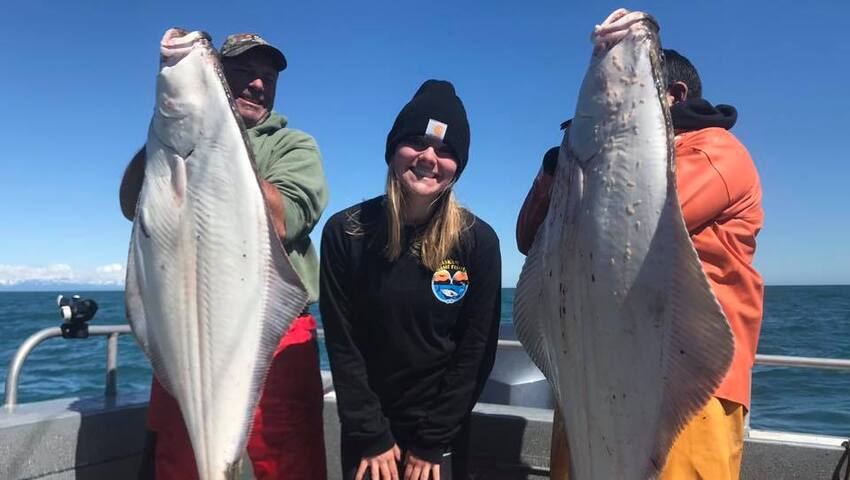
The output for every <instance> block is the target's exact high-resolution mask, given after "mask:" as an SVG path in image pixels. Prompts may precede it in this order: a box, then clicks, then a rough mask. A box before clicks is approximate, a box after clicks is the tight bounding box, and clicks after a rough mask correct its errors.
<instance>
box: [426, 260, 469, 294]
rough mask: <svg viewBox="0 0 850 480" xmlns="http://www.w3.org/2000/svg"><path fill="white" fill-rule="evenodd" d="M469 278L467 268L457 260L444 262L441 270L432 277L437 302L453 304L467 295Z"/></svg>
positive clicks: (432, 286) (432, 287) (432, 288)
mask: <svg viewBox="0 0 850 480" xmlns="http://www.w3.org/2000/svg"><path fill="white" fill-rule="evenodd" d="M468 288H469V276H468V275H467V273H466V267H464V266H463V265H461V264H460V263H459V262H457V261H455V260H443V262H442V263H441V264H440V268H439V269H438V270H437V271H436V272H434V276H433V277H431V291H433V292H434V296H435V297H437V300H439V301H441V302H443V303H448V304H452V303H455V302H457V301H459V300H460V299H461V298H463V296H464V295H466V290H467V289H468Z"/></svg>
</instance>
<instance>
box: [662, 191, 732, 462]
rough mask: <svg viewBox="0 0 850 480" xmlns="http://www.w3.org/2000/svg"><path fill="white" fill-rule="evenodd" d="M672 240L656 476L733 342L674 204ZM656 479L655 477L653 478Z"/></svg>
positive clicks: (714, 382) (711, 388)
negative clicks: (669, 322) (668, 309)
mask: <svg viewBox="0 0 850 480" xmlns="http://www.w3.org/2000/svg"><path fill="white" fill-rule="evenodd" d="M672 203H673V205H672V206H668V208H675V209H676V210H677V213H676V214H675V215H674V218H675V220H674V225H673V230H674V231H675V232H676V233H675V241H674V243H673V248H674V251H673V252H671V254H672V258H673V259H674V265H673V271H674V272H677V273H678V274H677V275H676V277H674V278H673V279H672V282H671V285H670V288H671V291H670V303H669V305H670V312H669V314H670V319H671V324H670V329H669V333H668V337H667V339H666V342H665V343H666V348H665V350H666V353H665V357H666V358H665V362H664V363H665V366H666V368H665V378H666V385H665V395H664V398H663V400H662V404H661V412H662V414H661V416H660V419H661V425H660V428H659V429H658V432H659V438H658V443H657V444H656V449H655V451H654V452H653V453H652V455H651V457H650V461H649V465H648V467H647V468H648V471H649V473H651V474H652V475H657V474H658V472H659V470H660V469H661V468H662V467H663V466H664V463H665V461H666V457H667V453H668V451H669V449H670V447H671V446H672V445H673V442H674V440H675V439H676V436H677V435H678V434H679V432H681V431H682V429H684V427H685V425H686V424H687V423H688V422H689V421H690V419H691V418H692V417H693V415H695V414H696V413H697V412H698V411H699V410H700V409H701V408H702V407H703V406H704V405H705V404H706V402H708V400H709V399H710V398H711V395H712V394H713V393H714V392H715V390H716V389H717V387H718V386H719V385H720V382H721V381H722V380H723V378H724V376H725V375H726V372H727V371H728V369H729V365H730V364H731V362H732V355H733V354H734V350H735V344H734V340H733V336H732V330H731V329H730V327H729V322H728V321H727V320H726V315H725V314H724V313H723V310H722V308H721V306H720V303H719V302H718V301H717V297H715V295H714V293H713V292H712V290H711V286H710V285H709V283H708V278H707V277H706V274H705V272H704V271H703V268H702V263H701V262H700V260H699V257H698V255H697V252H696V250H695V248H694V245H693V242H692V241H691V239H690V236H689V235H688V232H687V230H686V228H685V223H684V220H683V218H682V214H681V208H680V207H679V205H678V200H677V199H675V197H674V201H673V202H672ZM653 478H654V477H653Z"/></svg>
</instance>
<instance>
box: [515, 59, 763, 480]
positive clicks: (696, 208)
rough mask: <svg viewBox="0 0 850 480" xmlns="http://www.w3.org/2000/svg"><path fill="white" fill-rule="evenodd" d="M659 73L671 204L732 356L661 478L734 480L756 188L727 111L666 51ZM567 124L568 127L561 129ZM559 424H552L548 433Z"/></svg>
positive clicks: (562, 467) (544, 201)
mask: <svg viewBox="0 0 850 480" xmlns="http://www.w3.org/2000/svg"><path fill="white" fill-rule="evenodd" d="M664 68H665V74H666V76H667V85H668V87H667V97H668V101H669V103H670V113H671V116H672V119H673V128H674V131H675V135H676V138H675V148H676V184H677V188H678V193H679V202H680V203H681V206H682V212H683V214H684V218H685V224H686V226H687V229H688V232H689V233H690V236H691V240H692V241H693V243H694V247H695V248H696V251H697V254H698V255H699V258H700V261H701V262H702V266H703V270H704V271H705V274H706V276H707V278H708V281H709V284H710V285H711V289H712V291H713V292H714V294H715V295H716V296H717V300H718V301H719V302H720V305H721V307H722V308H723V312H724V313H725V314H726V318H727V319H728V320H729V325H730V326H731V327H732V333H733V335H734V339H735V354H734V357H733V359H732V365H731V366H730V368H729V371H728V372H727V374H726V377H725V378H724V379H723V381H722V383H721V384H720V386H719V387H718V388H717V390H716V391H715V392H714V395H713V397H712V398H711V399H710V400H709V402H708V403H707V404H706V405H705V406H704V407H703V409H702V410H701V411H700V412H698V413H697V415H695V416H694V418H693V419H692V420H691V422H690V423H689V424H688V425H687V426H686V427H685V429H684V430H683V431H682V433H680V434H679V437H678V438H677V439H676V441H675V443H674V444H673V448H672V449H671V451H670V454H669V456H668V458H667V464H666V465H665V467H664V469H663V471H662V473H661V476H660V478H661V479H662V480H672V479H675V480H681V479H711V480H715V479H717V480H725V479H737V478H738V477H739V474H740V468H741V454H742V452H743V435H744V414H745V412H746V410H748V409H749V406H750V374H751V371H752V366H753V362H754V360H755V354H756V346H757V344H758V337H759V331H760V329H761V321H762V300H763V297H764V283H763V281H762V278H761V276H760V275H759V273H758V272H757V271H756V270H755V269H754V268H753V266H752V260H753V255H754V253H755V248H756V240H755V239H756V235H757V234H758V232H759V231H760V230H761V227H762V224H763V221H764V211H763V210H762V207H761V196H762V192H761V184H760V182H759V177H758V172H757V171H756V167H755V165H754V164H753V161H752V158H750V154H749V153H748V152H747V149H746V148H744V146H743V145H742V144H741V143H740V142H739V141H738V140H737V139H736V138H735V136H734V135H732V134H731V133H730V132H729V129H730V128H732V126H733V125H734V124H735V121H736V120H737V112H736V110H735V108H734V107H731V106H729V105H717V106H716V107H715V106H712V105H711V104H710V103H708V102H707V101H706V100H704V99H703V98H702V83H701V81H700V78H699V74H698V73H697V71H696V69H695V68H694V66H693V65H692V64H691V62H690V61H688V59H687V58H685V57H684V56H682V55H680V54H679V53H678V52H676V51H675V50H664ZM567 127H568V122H567V123H565V124H564V125H562V128H567ZM557 159H558V154H557V148H553V149H550V150H549V151H548V152H547V153H546V156H545V157H544V161H543V167H542V168H541V171H540V173H539V174H538V175H537V178H535V181H534V185H533V186H532V188H531V191H529V193H528V196H527V197H526V199H525V202H524V204H523V206H522V210H520V214H519V218H518V220H517V233H516V235H517V246H518V248H519V250H520V251H521V252H522V253H527V252H528V249H529V248H530V247H531V244H532V242H533V241H534V236H535V234H536V233H537V229H538V228H539V227H540V224H541V223H542V222H543V220H544V219H545V218H546V212H547V211H548V208H549V195H550V192H551V187H552V180H553V176H554V172H555V168H556V164H557ZM555 415H556V417H557V416H558V415H559V413H558V412H556V414H555ZM560 424H562V422H558V421H556V422H555V427H557V426H558V425H560ZM557 430H559V429H557V428H556V431H555V432H553V442H552V450H553V454H552V472H551V478H553V479H557V480H563V479H566V478H567V472H568V465H566V462H565V460H566V459H568V454H567V453H566V451H567V447H566V443H565V435H563V432H559V431H557Z"/></svg>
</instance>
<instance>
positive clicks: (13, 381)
mask: <svg viewBox="0 0 850 480" xmlns="http://www.w3.org/2000/svg"><path fill="white" fill-rule="evenodd" d="M130 332H131V330H130V326H129V325H92V326H90V327H89V335H97V336H103V335H106V336H107V337H108V340H107V346H106V352H107V353H106V389H105V395H106V396H115V395H116V394H117V391H118V371H117V368H118V336H119V335H121V334H125V333H130ZM59 336H62V331H61V329H60V328H59V327H53V328H46V329H44V330H40V331H38V332H36V333H35V334H33V335H31V336H30V337H29V338H27V339H26V341H24V343H23V344H21V346H20V347H19V348H18V351H17V352H16V353H15V355H14V357H12V361H11V362H10V364H9V372H8V374H7V376H6V391H5V401H4V406H5V408H6V410H7V411H11V410H13V409H14V407H15V405H17V402H18V382H19V378H20V374H21V369H22V368H23V365H24V360H26V358H27V356H29V354H30V352H32V350H33V349H34V348H35V347H36V346H37V345H38V344H40V343H41V342H43V341H45V340H47V339H48V338H53V337H59ZM317 336H318V337H319V338H320V339H322V338H324V331H323V330H322V329H318V331H317ZM499 348H504V349H509V350H522V349H523V347H522V344H521V343H520V342H519V341H517V340H499ZM755 363H756V365H770V366H780V367H798V368H822V369H833V370H846V371H850V360H844V359H838V358H814V357H793V356H786V355H756V360H755ZM747 417H748V418H747V419H748V420H749V415H748V416H747Z"/></svg>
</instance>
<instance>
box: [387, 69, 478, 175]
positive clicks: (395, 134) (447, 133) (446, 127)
mask: <svg viewBox="0 0 850 480" xmlns="http://www.w3.org/2000/svg"><path fill="white" fill-rule="evenodd" d="M421 135H429V136H432V137H436V138H438V139H440V140H442V141H443V143H445V144H447V145H448V146H449V148H451V149H452V152H453V153H454V155H455V158H456V159H457V173H456V177H457V176H460V174H461V172H463V169H464V167H466V161H467V159H468V158H469V121H468V120H467V118H466V109H464V108H463V102H461V101H460V98H458V96H457V94H456V93H455V88H454V86H452V84H451V83H449V82H446V81H444V80H427V81H425V83H423V84H422V86H421V87H419V90H417V91H416V94H414V95H413V99H412V100H410V102H408V103H407V105H405V106H404V108H402V109H401V112H399V114H398V117H396V119H395V123H393V128H392V130H390V133H389V135H387V151H386V155H385V157H386V161H387V163H389V162H390V159H391V158H392V156H393V154H394V153H395V148H396V146H397V145H398V144H399V143H400V142H401V141H402V140H404V139H406V138H410V137H416V136H421Z"/></svg>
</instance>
